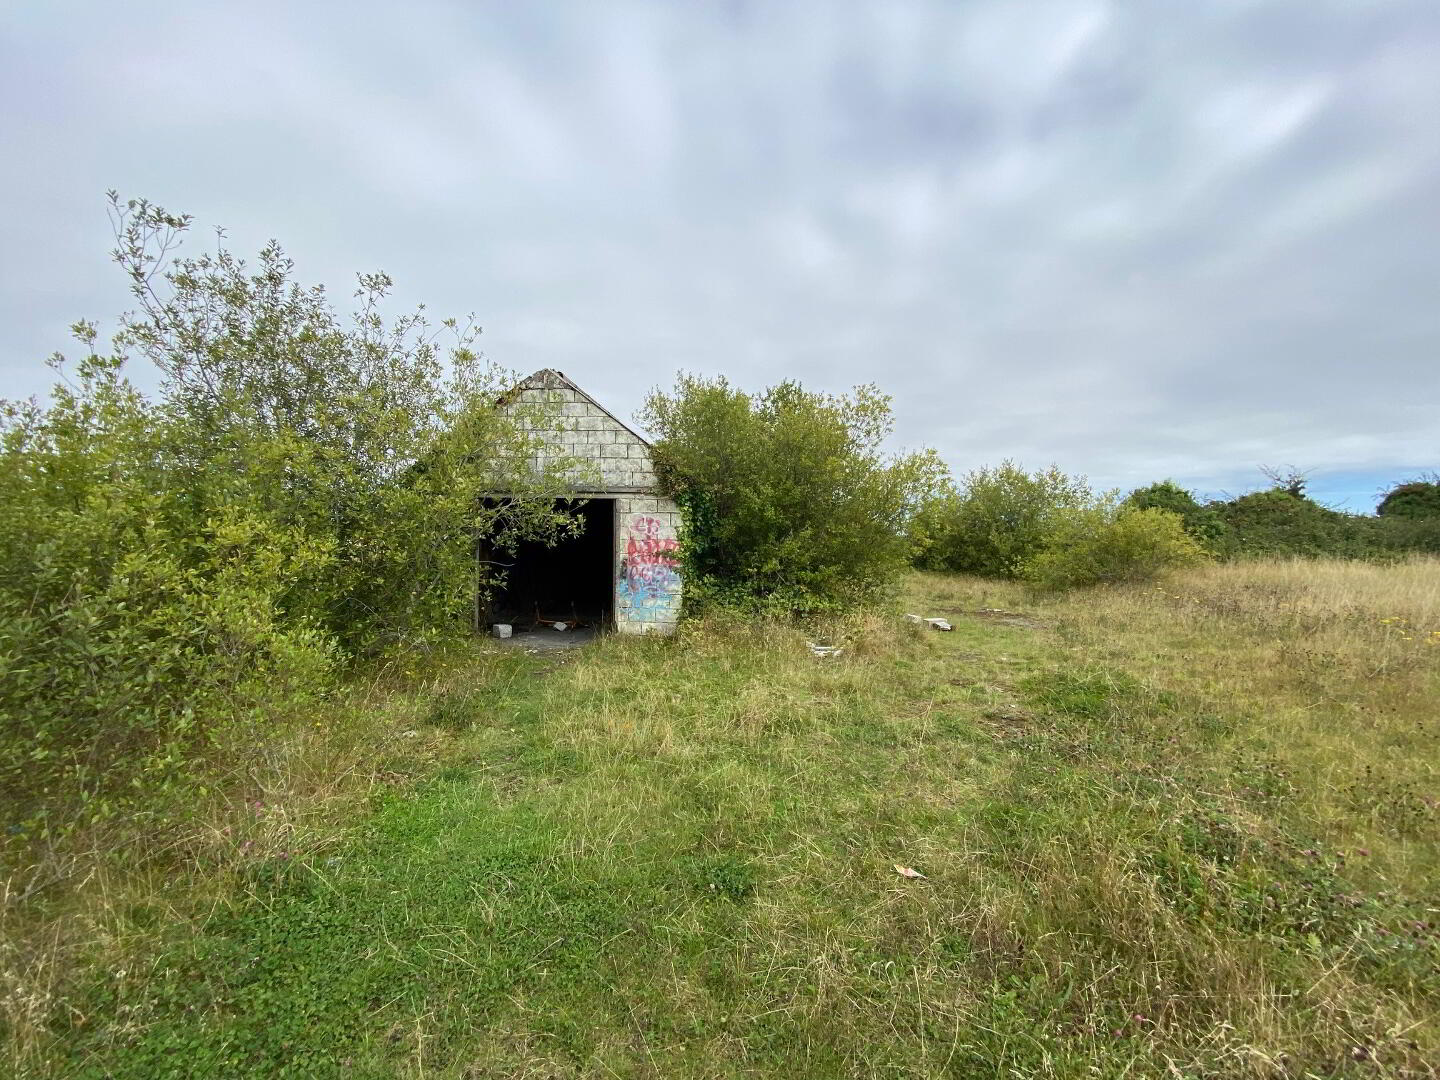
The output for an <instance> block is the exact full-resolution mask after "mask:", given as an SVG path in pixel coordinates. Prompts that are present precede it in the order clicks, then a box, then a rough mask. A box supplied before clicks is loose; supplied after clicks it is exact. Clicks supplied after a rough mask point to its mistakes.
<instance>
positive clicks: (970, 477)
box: [916, 461, 1096, 577]
mask: <svg viewBox="0 0 1440 1080" xmlns="http://www.w3.org/2000/svg"><path fill="white" fill-rule="evenodd" d="M1095 501H1096V495H1095V494H1094V492H1092V491H1091V490H1090V485H1089V484H1088V483H1087V482H1086V480H1085V478H1084V477H1071V476H1066V475H1065V474H1064V473H1062V472H1061V471H1060V470H1059V469H1058V468H1057V467H1055V466H1053V465H1052V466H1051V467H1050V468H1048V469H1044V470H1040V471H1037V472H1034V473H1029V472H1026V471H1025V470H1024V469H1022V468H1021V467H1020V466H1018V465H1016V464H1015V463H1014V462H1011V461H1006V462H1002V463H1001V464H1000V465H999V466H997V467H996V468H993V469H992V468H982V469H976V470H975V471H973V472H970V473H968V474H966V475H965V476H964V477H963V478H962V479H961V481H960V484H959V487H958V490H955V491H952V492H949V493H947V494H945V495H942V496H940V497H938V498H935V499H933V500H931V501H930V502H929V503H928V504H926V506H925V507H924V509H923V510H922V511H921V512H920V514H919V520H918V521H917V526H916V530H917V533H918V534H919V536H920V537H921V538H922V539H921V543H922V550H921V552H920V554H919V556H918V559H917V561H918V563H919V565H920V566H922V567H923V568H925V569H928V570H952V571H956V572H959V573H967V574H980V575H984V576H989V577H1018V576H1020V574H1021V571H1022V569H1023V568H1024V566H1025V565H1026V564H1027V563H1028V562H1029V561H1030V560H1031V559H1033V558H1034V557H1035V556H1036V555H1038V554H1039V553H1040V552H1041V551H1043V550H1044V549H1045V547H1046V546H1047V545H1048V544H1049V543H1050V541H1051V538H1052V536H1053V535H1054V533H1055V531H1056V529H1057V528H1059V527H1060V525H1061V523H1062V522H1063V521H1064V520H1065V519H1066V517H1067V516H1068V515H1069V514H1072V513H1074V512H1075V511H1079V510H1083V509H1085V508H1086V507H1089V506H1092V505H1094V504H1095Z"/></svg>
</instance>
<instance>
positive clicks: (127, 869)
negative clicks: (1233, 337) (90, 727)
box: [0, 561, 1440, 1080]
mask: <svg viewBox="0 0 1440 1080" xmlns="http://www.w3.org/2000/svg"><path fill="white" fill-rule="evenodd" d="M907 590H908V594H907V596H906V597H905V598H904V601H903V608H904V610H910V611H915V612H917V613H920V614H923V615H943V616H946V617H948V618H950V619H951V620H952V622H953V623H954V626H955V630H954V632H953V633H949V634H944V633H937V632H933V631H928V630H920V629H917V628H914V627H911V626H910V625H909V624H906V623H905V622H903V621H902V620H900V619H898V618H896V617H894V616H893V615H885V616H880V615H871V616H867V617H864V618H856V619H852V620H848V621H841V622H837V623H834V624H831V625H828V626H825V627H815V628H810V629H808V630H806V631H801V630H799V629H795V628H789V627H780V626H773V625H753V624H749V623H745V622H741V621H736V622H733V623H732V622H724V621H713V622H710V623H707V624H703V625H691V626H689V627H687V628H686V629H685V630H684V631H683V632H682V633H681V634H680V635H679V636H678V637H676V638H674V639H672V640H664V641H662V640H626V639H614V638H612V639H608V640H604V641H602V642H600V643H598V644H597V645H595V646H592V647H590V648H587V649H585V650H582V651H577V652H575V653H572V654H568V655H564V656H553V655H547V656H543V657H533V656H527V655H524V654H521V653H517V652H504V653H501V652H497V651H486V650H484V649H481V650H477V651H475V652H473V653H468V654H465V655H456V656H450V657H448V658H445V659H443V660H438V661H432V662H429V664H428V666H427V667H425V668H423V669H421V668H412V669H411V671H410V672H409V673H408V674H407V673H406V672H404V671H401V670H394V671H392V672H390V673H388V674H387V676H386V677H385V678H383V679H380V680H378V681H377V682H376V683H375V684H374V685H369V686H363V687H357V688H355V690H354V692H353V693H352V694H351V695H349V696H348V697H347V698H346V699H345V700H341V701H336V702H335V703H334V704H333V705H332V706H330V707H329V708H328V709H327V710H326V711H324V712H323V713H320V714H317V715H315V716H310V717H306V718H305V720H304V721H303V722H300V721H297V722H296V723H295V724H294V725H293V726H292V727H290V728H284V729H277V730H276V732H275V733H274V734H273V735H272V736H271V737H270V738H267V739H265V740H263V750H255V751H253V752H251V753H250V754H247V755H244V756H243V757H237V761H243V765H237V767H236V772H235V775H233V776H231V777H229V778H227V779H225V781H224V782H223V783H221V784H220V785H218V787H219V791H220V793H219V794H215V793H212V794H210V795H208V796H206V797H204V798H201V799H199V800H197V802H196V803H195V805H193V806H192V807H190V808H189V810H188V811H187V812H186V813H185V814H183V815H181V814H178V813H177V814H176V815H175V816H174V817H172V818H171V819H170V820H169V821H167V822H157V823H155V824H154V825H153V826H150V827H148V838H147V839H146V840H145V841H144V842H143V843H138V842H133V841H132V842H130V843H129V844H128V845H127V846H125V847H123V848H121V849H117V850H113V851H108V852H102V853H101V854H92V855H90V856H87V857H83V858H82V857H79V856H71V857H69V861H67V857H65V856H62V855H61V854H60V853H52V854H50V855H49V856H47V858H46V859H44V860H41V861H40V862H39V863H35V862H34V860H32V861H31V862H30V863H26V864H24V865H21V866H18V867H15V866H14V865H13V859H12V862H11V863H10V864H7V865H11V867H12V869H11V872H10V877H9V883H8V885H7V886H3V887H0V888H3V889H5V890H8V891H4V892H3V894H0V895H3V897H4V899H5V900H6V901H7V903H6V905H5V908H4V911H5V919H6V924H5V926H4V927H3V929H4V932H5V936H4V939H3V945H0V948H3V953H0V979H3V980H4V981H3V984H0V991H3V994H4V1003H3V1004H4V1013H3V1019H4V1023H5V1025H6V1034H7V1036H8V1041H7V1048H6V1051H5V1053H6V1054H7V1055H9V1056H8V1057H6V1058H0V1072H3V1071H5V1069H6V1067H7V1066H6V1065H5V1064H4V1062H6V1061H8V1062H9V1065H8V1068H9V1069H10V1070H11V1071H14V1072H17V1073H19V1074H21V1075H37V1076H40V1075H47V1076H49V1075H53V1076H81V1077H104V1076H114V1077H136V1078H141V1077H143V1078H147V1080H149V1078H154V1077H167V1076H177V1077H178V1076H206V1077H211V1076H214V1077H220V1076H224V1077H230V1076H239V1077H245V1076H256V1077H279V1076H294V1077H330V1076H336V1077H352V1078H365V1077H391V1076H398V1077H415V1078H419V1077H437V1078H438V1077H455V1078H461V1077H464V1078H472V1080H478V1078H481V1077H494V1078H502V1077H505V1078H508V1077H536V1078H539V1077H554V1078H560V1077H632V1076H633V1077H642V1076H654V1077H685V1078H689V1077H697V1078H698V1077H738V1076H757V1077H761V1076H784V1077H849V1076H865V1077H868V1076H875V1077H906V1076H912V1077H930V1076H955V1077H989V1076H1004V1077H1045V1076H1066V1077H1069V1076H1074V1077H1121V1076H1130V1077H1151V1076H1177V1077H1178V1076H1183V1077H1244V1076H1255V1077H1281V1076H1285V1077H1341V1076H1356V1077H1361V1076H1363V1077H1374V1076H1394V1077H1402V1076H1413V1077H1420V1076H1434V1075H1440V930H1437V926H1440V923H1437V920H1440V910H1437V909H1440V847H1437V844H1436V840H1437V832H1440V829H1437V826H1440V811H1437V798H1440V778H1437V765H1440V563H1437V562H1434V561H1430V562H1425V561H1416V562H1411V563H1406V564H1401V565H1397V566H1390V567H1376V566H1370V565H1361V564H1342V563H1273V564H1247V565H1231V566H1221V567H1212V568H1206V569H1203V570H1197V571H1194V572H1191V573H1187V574H1184V575H1181V576H1177V577H1174V578H1171V579H1168V580H1167V581H1165V582H1164V583H1163V584H1162V585H1160V586H1155V585H1151V586H1145V587H1137V588H1133V589H1123V590H1112V591H1100V592H1086V593H1076V594H1073V595H1070V596H1067V597H1060V598H1051V599H1040V598H1036V597H1031V596H1027V595H1026V594H1025V593H1024V592H1023V591H1022V590H1021V589H1020V588H1019V587H1011V586H1006V585H1001V584H996V583H993V582H981V581H976V580H970V579H954V578H945V577H939V576H925V577H916V578H914V579H912V580H911V581H910V582H909V583H908V585H907ZM807 637H809V638H810V639H811V640H817V639H819V638H824V640H826V641H827V642H829V643H833V644H839V645H843V646H844V651H843V652H842V653H841V655H840V656H838V657H835V658H829V659H821V658H816V657H815V656H813V655H812V654H811V652H810V650H809V649H808V648H807V646H806V644H805V639H806V638H807ZM117 842H118V841H116V840H115V839H114V838H113V837H112V838H109V839H107V838H106V837H100V836H97V837H96V838H95V839H94V841H93V843H94V846H95V847H96V848H97V849H105V848H106V847H113V846H114V845H115V844H116V843H117ZM15 850H18V848H16V849H15ZM12 854H13V853H12ZM142 856H143V858H142ZM897 868H903V869H904V870H907V871H908V870H911V869H913V870H914V871H915V872H918V874H920V875H923V876H919V877H915V876H908V874H906V873H903V872H902V871H901V869H897Z"/></svg>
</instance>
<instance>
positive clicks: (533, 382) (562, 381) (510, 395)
mask: <svg viewBox="0 0 1440 1080" xmlns="http://www.w3.org/2000/svg"><path fill="white" fill-rule="evenodd" d="M522 390H573V391H574V392H575V394H576V396H577V397H578V399H579V400H581V401H586V402H589V403H590V404H591V405H593V406H595V408H597V409H599V410H600V411H601V412H602V413H603V414H604V415H605V416H607V417H609V418H610V419H611V420H613V421H614V422H615V423H616V424H618V425H619V426H620V427H622V428H624V429H625V430H626V431H628V432H629V433H630V434H631V435H633V436H634V437H635V438H636V439H638V440H639V441H640V442H642V443H644V444H645V445H646V446H649V445H650V440H649V439H647V438H645V436H643V435H641V434H640V433H639V432H637V431H636V430H635V429H634V428H632V427H631V426H630V425H629V424H627V423H625V421H624V420H621V419H620V418H619V417H618V416H616V415H615V414H614V413H612V412H611V411H610V410H609V409H607V408H605V406H604V405H601V404H600V403H599V402H598V401H596V400H595V399H594V398H593V397H591V396H590V395H589V394H587V393H586V392H585V391H584V390H581V389H580V387H578V386H576V385H575V384H574V383H573V382H571V381H570V379H569V378H568V377H567V376H566V374H565V373H564V372H563V371H556V370H555V369H554V368H541V369H540V370H539V371H537V372H535V373H534V374H533V375H531V376H529V377H528V378H526V379H522V380H521V381H520V382H518V383H516V384H515V385H514V386H512V387H511V388H510V389H509V390H506V391H505V393H503V394H501V395H500V397H499V398H498V399H497V400H496V404H497V405H506V404H509V403H510V402H511V401H514V400H515V398H516V397H518V396H519V395H520V392H521V391H522Z"/></svg>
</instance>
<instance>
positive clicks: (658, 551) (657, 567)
mask: <svg viewBox="0 0 1440 1080" xmlns="http://www.w3.org/2000/svg"><path fill="white" fill-rule="evenodd" d="M662 531H663V528H662V526H661V524H660V522H659V521H657V520H656V519H655V518H652V517H647V516H645V515H639V514H637V515H636V516H634V517H632V518H630V521H629V523H628V524H627V525H626V527H625V555H624V557H623V558H622V559H621V560H620V580H619V594H620V601H621V605H622V606H623V607H628V608H629V609H630V617H631V618H632V619H636V620H639V621H660V620H664V619H668V618H670V617H672V616H673V615H674V609H675V605H676V604H677V603H678V602H679V599H680V559H679V552H678V549H679V547H680V543H679V541H677V540H675V539H673V538H671V537H666V536H661V532H662Z"/></svg>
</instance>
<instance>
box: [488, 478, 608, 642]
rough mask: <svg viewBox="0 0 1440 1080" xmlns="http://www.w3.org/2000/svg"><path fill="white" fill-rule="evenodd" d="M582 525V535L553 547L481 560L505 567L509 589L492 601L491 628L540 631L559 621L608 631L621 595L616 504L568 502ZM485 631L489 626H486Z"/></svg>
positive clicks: (493, 553) (524, 547) (535, 545)
mask: <svg viewBox="0 0 1440 1080" xmlns="http://www.w3.org/2000/svg"><path fill="white" fill-rule="evenodd" d="M560 505H561V506H562V507H563V508H565V509H567V510H569V512H570V513H571V514H572V515H573V516H574V517H575V518H577V519H578V520H579V521H580V526H581V528H580V532H579V534H578V535H576V536H572V537H569V538H568V539H565V540H561V541H560V542H559V543H557V544H555V546H553V547H547V546H546V545H545V544H542V543H540V542H539V541H533V540H527V541H523V542H522V543H520V544H519V545H518V547H517V548H516V549H515V550H514V551H508V550H505V549H502V548H492V549H491V550H490V552H489V553H488V554H484V553H482V555H481V558H483V559H489V560H493V561H494V562H495V563H497V564H500V565H499V566H498V567H496V568H497V569H501V570H503V571H504V574H505V581H504V584H503V585H501V586H500V587H499V588H498V589H496V590H495V591H494V592H493V593H492V594H491V595H490V597H489V604H488V612H486V613H484V614H483V615H482V618H481V621H482V622H483V623H485V624H491V623H509V624H510V625H511V626H513V627H514V628H515V629H516V630H517V631H518V630H535V629H539V628H541V627H543V626H544V625H546V623H547V622H553V621H556V620H561V621H564V622H565V623H567V624H570V625H572V626H573V625H577V624H578V625H579V626H582V627H596V628H600V627H604V626H606V625H607V624H608V623H609V621H610V617H611V605H612V601H613V597H614V593H615V584H614V576H615V501H614V500H613V499H584V500H578V499H562V500H560ZM481 629H484V626H482V627H481Z"/></svg>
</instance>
